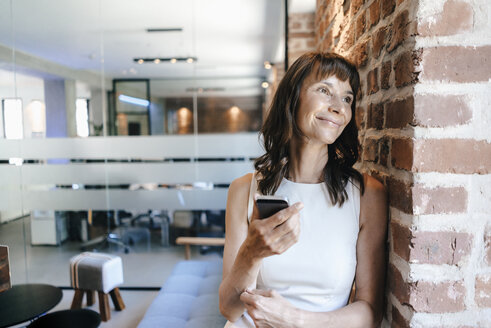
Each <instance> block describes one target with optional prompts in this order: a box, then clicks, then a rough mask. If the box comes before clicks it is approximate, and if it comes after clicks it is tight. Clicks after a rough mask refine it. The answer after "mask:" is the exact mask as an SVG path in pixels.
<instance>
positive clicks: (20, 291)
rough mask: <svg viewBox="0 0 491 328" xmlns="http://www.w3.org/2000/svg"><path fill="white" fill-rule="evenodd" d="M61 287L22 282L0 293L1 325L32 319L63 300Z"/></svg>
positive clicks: (5, 325)
mask: <svg viewBox="0 0 491 328" xmlns="http://www.w3.org/2000/svg"><path fill="white" fill-rule="evenodd" d="M61 296H62V292H61V289H59V288H58V287H55V286H51V285H44V284H21V285H15V286H13V287H12V288H10V289H8V290H6V291H4V292H2V293H0V327H8V326H13V325H15V324H18V323H21V322H25V321H28V320H31V319H33V318H35V317H37V316H39V315H41V314H43V313H45V312H47V311H49V310H51V309H52V308H54V307H55V305H56V304H58V303H59V302H60V301H61Z"/></svg>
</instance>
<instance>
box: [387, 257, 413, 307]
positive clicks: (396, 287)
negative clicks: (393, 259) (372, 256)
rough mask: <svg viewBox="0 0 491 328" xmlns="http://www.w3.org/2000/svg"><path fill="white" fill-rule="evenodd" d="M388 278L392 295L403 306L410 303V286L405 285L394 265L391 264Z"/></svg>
mask: <svg viewBox="0 0 491 328" xmlns="http://www.w3.org/2000/svg"><path fill="white" fill-rule="evenodd" d="M388 277H389V289H390V291H391V292H392V294H394V296H395V297H396V298H397V299H398V300H399V302H400V303H401V304H407V303H408V302H409V285H408V284H406V283H405V281H404V278H403V277H402V275H401V273H400V272H399V270H398V269H397V268H396V267H395V266H394V265H393V264H389V274H388Z"/></svg>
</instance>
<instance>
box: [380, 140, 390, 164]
mask: <svg viewBox="0 0 491 328" xmlns="http://www.w3.org/2000/svg"><path fill="white" fill-rule="evenodd" d="M389 142H390V140H389V138H386V137H385V138H382V142H381V143H380V151H379V152H380V156H379V164H380V165H383V166H385V167H387V164H388V162H389Z"/></svg>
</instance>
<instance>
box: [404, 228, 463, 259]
mask: <svg viewBox="0 0 491 328" xmlns="http://www.w3.org/2000/svg"><path fill="white" fill-rule="evenodd" d="M471 242H472V238H471V236H470V235H469V234H467V233H458V232H451V231H439V232H433V231H416V232H415V233H414V234H413V238H412V239H411V243H410V245H411V251H410V257H409V258H410V261H411V262H414V263H428V264H448V265H459V262H460V261H461V260H462V259H463V258H464V257H466V256H468V255H469V253H470V250H471Z"/></svg>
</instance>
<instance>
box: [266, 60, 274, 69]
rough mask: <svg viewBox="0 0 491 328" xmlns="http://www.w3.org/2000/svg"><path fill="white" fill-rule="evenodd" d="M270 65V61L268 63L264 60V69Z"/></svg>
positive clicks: (269, 67)
mask: <svg viewBox="0 0 491 328" xmlns="http://www.w3.org/2000/svg"><path fill="white" fill-rule="evenodd" d="M271 67H272V66H271V63H270V62H269V61H265V62H264V68H265V69H271Z"/></svg>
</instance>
